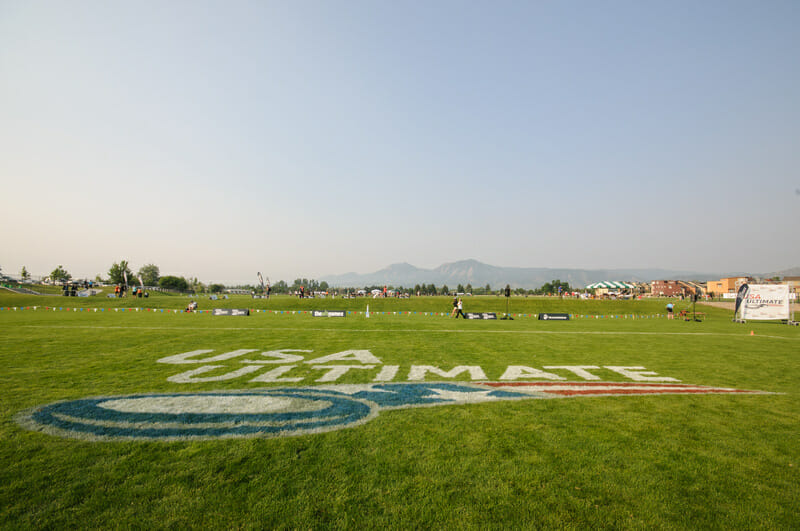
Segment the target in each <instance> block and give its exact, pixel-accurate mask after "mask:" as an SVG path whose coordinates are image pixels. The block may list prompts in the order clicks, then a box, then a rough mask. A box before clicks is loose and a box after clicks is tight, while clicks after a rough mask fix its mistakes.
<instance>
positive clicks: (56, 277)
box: [50, 264, 72, 282]
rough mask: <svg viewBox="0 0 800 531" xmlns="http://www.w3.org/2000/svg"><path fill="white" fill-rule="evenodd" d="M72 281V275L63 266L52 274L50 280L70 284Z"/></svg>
mask: <svg viewBox="0 0 800 531" xmlns="http://www.w3.org/2000/svg"><path fill="white" fill-rule="evenodd" d="M70 279H72V275H70V274H69V273H68V272H67V270H66V269H64V266H62V265H61V264H59V266H58V267H57V268H55V269H53V270H52V271H51V272H50V280H52V281H53V282H68V281H69V280H70Z"/></svg>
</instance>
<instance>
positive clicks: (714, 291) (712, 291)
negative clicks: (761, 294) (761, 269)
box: [706, 277, 752, 297]
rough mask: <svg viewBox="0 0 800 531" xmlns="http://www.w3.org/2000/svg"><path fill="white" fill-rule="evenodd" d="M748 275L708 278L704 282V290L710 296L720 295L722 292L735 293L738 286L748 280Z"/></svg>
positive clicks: (749, 279)
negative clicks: (716, 278) (705, 282)
mask: <svg viewBox="0 0 800 531" xmlns="http://www.w3.org/2000/svg"><path fill="white" fill-rule="evenodd" d="M750 281H752V279H751V278H750V277H727V278H721V279H719V280H709V281H708V283H707V284H706V292H707V293H708V294H709V295H710V296H712V297H720V296H722V294H723V293H736V292H737V291H738V290H739V286H741V285H742V284H744V283H746V282H750Z"/></svg>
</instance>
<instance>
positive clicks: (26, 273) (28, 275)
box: [19, 266, 31, 280]
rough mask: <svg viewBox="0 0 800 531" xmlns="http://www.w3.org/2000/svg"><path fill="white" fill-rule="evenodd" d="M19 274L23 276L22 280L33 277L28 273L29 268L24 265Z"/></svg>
mask: <svg viewBox="0 0 800 531" xmlns="http://www.w3.org/2000/svg"><path fill="white" fill-rule="evenodd" d="M19 276H21V277H22V280H28V279H29V278H31V274H30V273H28V269H27V268H26V267H25V266H22V271H20V272H19Z"/></svg>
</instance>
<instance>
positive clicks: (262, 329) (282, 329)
mask: <svg viewBox="0 0 800 531" xmlns="http://www.w3.org/2000/svg"><path fill="white" fill-rule="evenodd" d="M16 328H45V329H88V330H173V331H180V330H186V331H191V332H196V331H198V330H200V331H203V330H217V331H221V330H232V331H241V330H252V331H260V332H356V333H359V334H364V333H379V334H386V333H402V334H407V333H413V334H419V333H432V334H545V335H610V336H721V337H736V338H744V337H761V338H767V339H785V340H787V341H800V337H783V336H768V335H763V334H758V335H756V336H750V335H749V334H744V333H742V334H725V333H721V332H625V331H617V332H615V331H602V330H595V331H592V330H584V331H580V330H577V331H567V330H563V331H558V330H457V329H444V330H432V329H424V328H422V329H420V328H415V329H404V330H397V329H365V328H296V327H255V326H254V327H243V326H235V327H234V326H230V327H219V326H217V327H207V326H103V325H100V326H90V325H74V326H70V325H19V326H17V327H16Z"/></svg>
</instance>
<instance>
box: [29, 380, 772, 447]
mask: <svg viewBox="0 0 800 531" xmlns="http://www.w3.org/2000/svg"><path fill="white" fill-rule="evenodd" d="M651 394H771V393H766V392H763V391H744V390H739V389H730V388H724V387H704V386H698V385H688V384H674V383H658V384H656V383H639V382H621V383H603V382H577V383H569V382H513V383H510V382H480V383H449V382H448V383H444V382H424V383H423V382H419V383H382V384H356V385H328V386H320V387H298V388H275V389H260V390H250V391H218V392H206V393H163V394H140V395H128V396H116V397H96V398H85V399H81V400H72V401H67V402H56V403H54V404H49V405H45V406H40V407H36V408H33V409H30V410H27V411H24V412H22V413H20V415H18V416H17V421H18V422H19V424H20V425H22V426H23V427H25V428H28V429H31V430H35V431H42V432H45V433H49V434H52V435H58V436H62V437H71V438H79V439H89V440H97V441H114V440H162V441H171V440H189V439H223V438H246V437H263V438H268V437H286V436H291V435H304V434H309V433H320V432H325V431H331V430H338V429H341V428H348V427H352V426H356V425H359V424H362V423H364V422H367V421H369V420H371V419H373V418H374V417H376V416H377V415H378V414H379V413H380V412H381V411H385V410H391V409H401V408H409V407H429V406H438V405H452V404H472V403H481V402H493V401H499V400H526V399H544V398H565V397H575V396H615V395H651Z"/></svg>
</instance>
